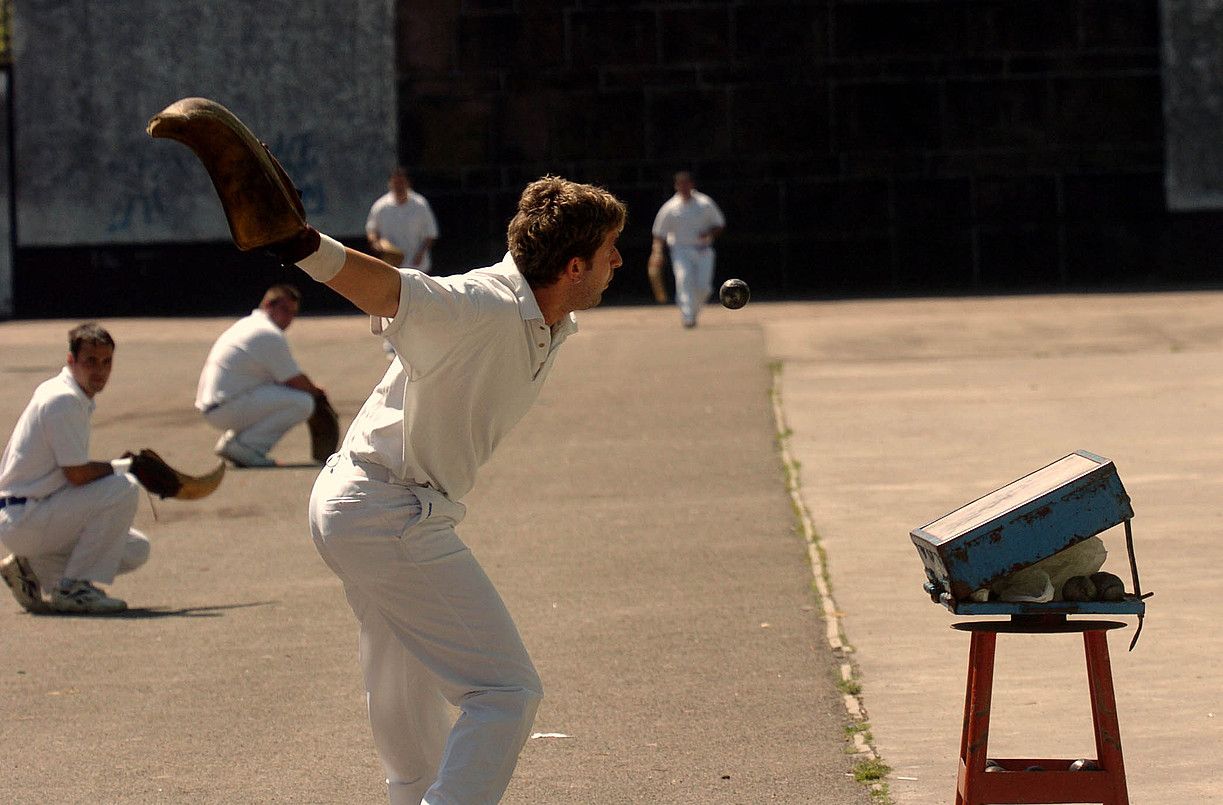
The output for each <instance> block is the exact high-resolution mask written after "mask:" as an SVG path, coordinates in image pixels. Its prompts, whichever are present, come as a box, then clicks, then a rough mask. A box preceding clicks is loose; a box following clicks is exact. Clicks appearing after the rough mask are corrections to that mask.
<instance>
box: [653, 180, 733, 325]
mask: <svg viewBox="0 0 1223 805" xmlns="http://www.w3.org/2000/svg"><path fill="white" fill-rule="evenodd" d="M725 226H726V220H725V219H724V218H723V217H722V211H721V210H720V209H718V205H717V204H715V203H714V201H713V199H711V198H710V197H709V196H707V195H705V194H704V193H701V192H699V191H698V190H697V189H696V185H695V184H694V183H693V181H692V174H690V173H688V172H687V171H680V172H679V173H677V174H675V195H673V196H672V197H671V198H670V199H668V200H667V202H666V203H665V204H663V205H662V207H661V208H660V209H659V210H658V215H656V216H655V217H654V227H653V230H652V234H653V235H654V245H653V248H652V249H651V250H650V260H649V265H648V269H649V273H650V276H651V278H652V279H653V278H656V277H658V276H659V275H660V274H661V272H662V266H663V245H664V244H666V246H667V247H668V248H669V249H670V250H671V270H672V271H673V272H674V273H675V303H676V304H677V305H678V306H679V311H680V315H681V317H682V318H683V322H684V326H685V327H695V326H696V319H697V315H698V314H699V313H700V309H701V305H703V304H705V301H706V300H707V299H708V298H709V295H710V294H711V293H712V292H713V265H714V250H713V241H714V239H715V238H717V237H718V236H719V235H721V234H722V229H723V227H725ZM657 289H658V284H655V295H656V296H657V293H658V291H657Z"/></svg>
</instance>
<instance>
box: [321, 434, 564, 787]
mask: <svg viewBox="0 0 1223 805" xmlns="http://www.w3.org/2000/svg"><path fill="white" fill-rule="evenodd" d="M371 476H372V477H371ZM465 512H466V510H465V508H464V507H463V505H462V504H461V503H454V502H452V501H450V500H448V499H447V498H445V497H444V496H443V495H441V494H439V493H437V492H435V491H434V490H432V489H428V488H425V487H415V486H412V487H409V486H404V485H401V484H397V483H389V482H388V475H387V474H386V471H385V469H383V468H379V467H372V466H370V465H365V464H361V465H357V464H354V463H353V462H351V461H349V460H348V459H347V458H343V457H341V456H339V455H335V456H332V457H331V458H330V459H329V460H328V461H327V466H325V467H324V468H323V471H322V472H321V473H320V474H319V477H318V480H317V481H315V484H314V491H313V494H312V495H311V497H310V528H311V532H312V534H313V537H314V542H315V545H316V547H317V548H318V551H319V554H320V555H321V556H322V558H323V560H324V561H325V562H326V563H327V565H328V566H329V567H330V568H331V569H332V571H334V572H335V574H336V575H337V576H339V577H340V579H341V581H343V583H344V593H345V595H346V596H347V598H348V603H349V605H350V606H351V607H352V611H353V613H354V614H355V615H356V617H357V621H358V622H359V624H360V627H361V637H360V660H361V670H362V672H363V674H364V679H365V688H366V694H367V700H368V704H369V720H370V727H371V728H372V730H373V736H374V744H375V746H376V748H377V750H378V755H379V757H380V758H381V760H382V764H383V766H384V768H385V769H386V778H387V793H388V796H389V800H390V802H391V805H409V804H410V805H418V803H422V802H424V803H427V805H483V804H484V803H496V802H498V801H499V800H500V799H501V795H502V794H503V793H504V791H505V788H506V786H507V785H509V781H510V776H511V775H512V774H513V771H514V766H515V765H516V764H517V762H518V754H519V752H521V751H522V747H523V744H524V743H525V742H526V739H527V736H528V734H529V731H530V728H531V724H532V722H533V721H534V719H535V711H536V709H537V708H538V707H539V702H540V700H541V699H542V698H543V687H542V685H541V684H540V681H539V676H538V674H536V672H535V667H534V665H533V664H532V662H531V658H530V656H529V655H528V654H527V650H526V647H525V646H524V645H523V643H522V639H521V637H519V634H518V629H517V627H515V625H514V621H513V619H512V618H511V617H510V614H509V611H508V610H507V609H506V607H505V604H504V603H503V602H502V600H501V596H500V595H498V593H497V591H496V589H495V588H494V587H493V585H492V582H490V581H489V579H488V577H487V576H486V575H485V574H484V571H483V569H482V568H481V567H480V565H479V563H478V562H477V561H476V559H475V557H473V556H472V554H471V551H470V550H469V549H468V548H467V546H466V545H464V544H463V542H462V541H461V540H460V539H459V537H458V535H457V534H456V533H455V530H454V529H455V526H456V525H457V524H458V523H459V521H461V520H462V519H463V515H464V514H465ZM447 703H449V704H451V705H454V706H456V707H458V708H459V716H458V720H457V721H455V722H454V723H453V726H452V724H451V722H452V717H451V712H450V709H449V708H448V706H447Z"/></svg>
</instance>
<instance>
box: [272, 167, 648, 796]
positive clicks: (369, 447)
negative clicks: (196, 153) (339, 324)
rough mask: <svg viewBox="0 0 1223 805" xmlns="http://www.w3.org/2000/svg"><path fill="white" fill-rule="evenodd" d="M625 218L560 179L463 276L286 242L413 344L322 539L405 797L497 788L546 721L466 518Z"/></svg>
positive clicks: (377, 729)
mask: <svg viewBox="0 0 1223 805" xmlns="http://www.w3.org/2000/svg"><path fill="white" fill-rule="evenodd" d="M624 220H625V210H624V205H623V204H622V203H621V202H620V201H618V200H617V199H616V198H615V197H614V196H612V195H611V194H610V193H608V192H606V191H604V190H602V189H600V188H597V187H592V186H590V185H582V184H576V183H574V182H569V181H567V180H564V179H560V178H557V177H545V178H543V179H540V180H538V181H536V182H533V183H532V184H530V185H529V186H528V187H527V188H526V190H525V191H524V192H523V194H522V197H521V198H520V200H519V203H518V210H517V214H516V215H515V216H514V219H513V221H511V223H510V225H509V232H508V242H509V252H508V253H507V254H506V255H505V257H504V258H502V260H501V262H499V263H497V264H496V265H493V266H490V267H488V268H482V269H478V270H475V271H471V272H468V273H466V274H463V275H459V276H453V277H441V278H434V277H430V276H428V275H426V274H424V273H422V272H420V271H415V270H412V269H398V270H396V269H394V268H391V267H390V266H388V265H387V264H386V263H384V262H381V261H379V260H377V259H374V258H373V257H370V256H369V255H364V254H361V253H360V252H356V251H353V250H351V249H345V248H344V247H343V246H341V245H340V244H339V243H338V242H337V241H335V240H332V239H331V238H328V237H326V236H321V237H320V236H319V234H318V233H317V232H316V231H315V230H313V229H309V230H307V232H306V233H305V234H304V235H303V236H301V237H300V238H299V239H297V241H295V242H293V243H291V244H288V245H286V246H285V248H283V249H282V250H281V252H282V254H283V255H284V256H285V258H286V259H288V260H291V261H296V262H297V264H298V265H299V266H300V267H301V268H302V269H303V270H304V271H306V272H307V273H308V274H310V276H312V277H314V278H315V279H316V280H318V281H320V282H325V283H326V284H327V285H328V286H329V287H330V288H332V289H333V290H335V291H336V292H338V293H340V294H342V295H343V296H345V297H347V298H348V299H349V300H351V301H352V302H353V303H354V304H355V305H356V306H357V307H358V308H360V309H361V310H362V311H364V312H366V313H368V314H370V315H371V316H372V317H373V324H374V326H373V329H374V332H375V333H376V334H378V335H381V336H384V337H385V338H387V339H388V340H390V341H391V342H392V343H393V344H394V345H395V350H396V353H397V355H398V357H397V359H396V360H395V361H393V362H392V363H391V365H390V367H389V368H388V369H387V372H386V374H385V375H384V376H383V378H382V380H381V382H379V383H378V385H377V387H376V388H375V389H374V391H373V393H372V394H371V395H370V397H369V399H368V400H367V401H366V403H365V405H364V407H363V408H362V409H361V412H360V413H359V414H358V415H357V417H356V419H355V420H354V422H353V424H352V426H351V427H350V428H349V431H348V434H347V436H346V438H345V440H344V443H343V445H342V446H341V448H340V451H339V453H337V454H336V455H334V456H332V457H331V459H330V460H329V461H328V462H327V466H326V467H325V468H324V469H323V471H322V473H321V474H320V475H319V477H318V480H317V481H316V482H315V485H314V492H313V494H312V495H311V499H310V526H311V531H312V533H313V536H314V541H315V544H316V546H317V547H318V550H319V553H320V555H321V556H322V557H323V559H324V561H325V562H326V563H327V565H328V566H329V567H330V568H331V569H332V570H333V571H334V572H335V573H336V575H337V576H339V577H340V579H341V580H342V581H343V583H344V592H345V594H346V596H347V598H348V602H349V604H350V606H351V607H352V610H353V612H354V614H355V615H356V617H357V620H358V621H359V623H360V626H361V650H360V661H361V667H362V671H363V673H364V679H365V686H366V690H367V693H368V699H369V718H370V724H371V727H372V730H373V735H374V743H375V745H376V746H377V749H378V754H379V756H380V757H381V759H382V763H383V766H384V768H385V770H386V777H387V791H388V796H389V798H390V802H391V803H392V805H407V804H408V803H411V805H417V804H418V803H421V802H426V803H429V804H430V805H443V804H445V805H455V804H456V803H464V804H465V805H466V804H469V803H492V802H497V801H498V800H499V799H500V798H501V795H502V793H503V792H504V790H505V787H506V785H507V784H508V783H509V780H510V776H511V774H512V773H513V770H514V766H515V764H516V763H517V760H518V753H519V752H520V751H521V750H522V746H523V744H524V743H525V741H526V738H527V735H528V733H529V731H530V727H531V723H532V721H533V719H534V717H535V711H536V708H537V707H538V705H539V701H540V699H541V697H542V695H543V693H542V691H543V688H542V685H541V684H540V681H539V677H538V675H537V674H536V672H535V668H534V666H533V664H532V663H531V658H530V656H529V655H528V654H527V650H526V648H525V647H524V645H523V643H522V639H521V638H520V637H519V634H518V630H517V627H515V625H514V621H513V619H512V618H511V617H510V614H509V612H508V611H507V610H506V607H505V605H504V604H503V603H502V601H501V597H500V596H499V595H498V593H497V591H496V589H494V587H493V586H492V584H491V582H490V581H489V579H488V577H487V576H485V574H484V571H483V570H482V569H481V568H480V565H479V563H478V562H477V561H476V560H475V558H474V557H473V556H472V554H471V552H470V550H468V548H467V547H466V546H465V545H464V544H463V542H462V540H460V539H459V537H458V535H457V534H456V533H455V527H456V526H457V525H458V524H459V522H460V521H461V520H462V519H463V515H464V513H465V511H466V510H465V508H464V506H463V504H462V503H461V502H460V500H461V499H462V497H463V496H464V495H465V494H466V493H467V492H468V491H469V490H470V489H471V488H472V485H473V484H474V482H475V476H476V470H477V468H478V467H479V466H480V465H481V464H483V463H484V462H485V461H486V460H487V459H488V458H489V456H490V455H491V453H492V452H493V450H494V449H495V448H496V446H497V445H498V444H499V443H500V441H501V439H502V438H503V437H504V436H505V435H506V434H507V433H508V432H509V430H510V429H511V428H512V427H513V426H514V424H515V423H517V422H518V420H519V419H521V418H522V416H523V415H524V414H526V412H527V410H528V409H529V408H530V407H531V405H532V404H533V403H534V401H535V399H536V396H537V395H538V393H539V390H540V387H541V386H542V385H543V383H544V380H545V379H546V378H547V376H548V372H549V370H550V369H551V367H552V362H553V360H554V359H555V357H556V352H557V349H558V348H559V347H560V345H561V343H563V342H564V340H565V339H566V338H568V337H569V335H570V334H571V333H573V332H574V330H575V329H576V319H575V317H574V316H573V311H575V310H585V309H587V308H591V307H594V306H595V305H597V304H598V303H599V301H600V299H601V298H602V295H603V292H604V290H605V289H606V288H607V286H608V284H609V283H610V282H611V279H612V275H613V274H614V273H615V270H616V269H617V268H618V267H619V266H620V265H621V262H622V261H621V259H620V253H619V251H618V250H617V248H616V239H617V237H618V236H619V234H620V231H621V229H622V228H623V227H624ZM302 254H306V255H307V256H306V257H304V258H303V257H301V255H302ZM447 702H449V703H450V704H453V705H455V706H456V707H458V708H459V710H460V716H459V718H458V721H457V722H456V723H454V724H451V720H450V714H449V711H448V708H447Z"/></svg>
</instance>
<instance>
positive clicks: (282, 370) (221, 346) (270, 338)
mask: <svg viewBox="0 0 1223 805" xmlns="http://www.w3.org/2000/svg"><path fill="white" fill-rule="evenodd" d="M301 373H302V370H301V369H300V368H299V367H298V365H297V361H295V360H294V359H293V354H292V353H291V352H289V342H288V340H287V339H285V334H284V331H283V330H281V329H280V328H279V327H277V326H276V323H275V322H273V321H272V319H271V317H270V316H268V314H267V313H266V312H265V311H263V310H262V309H260V308H255V309H254V310H252V311H251V314H250V315H249V316H247V317H245V318H242V319H238V321H237V322H235V323H234V324H233V325H231V326H230V328H229V329H228V330H226V331H225V332H223V333H221V337H220V338H218V339H217V341H216V343H215V344H213V345H212V350H211V351H210V352H209V353H208V359H207V360H206V361H204V370H203V371H202V372H200V382H199V385H198V386H196V389H195V407H196V409H197V410H199V411H207V410H208V409H210V408H215V407H216V406H218V405H220V404H222V403H224V402H225V401H226V400H232V399H233V398H235V397H238V396H240V395H242V394H245V393H246V392H248V391H250V390H251V389H253V388H255V387H256V386H264V385H267V384H269V383H283V382H285V381H286V380H288V379H289V378H291V377H296V376H297V375H300V374H301Z"/></svg>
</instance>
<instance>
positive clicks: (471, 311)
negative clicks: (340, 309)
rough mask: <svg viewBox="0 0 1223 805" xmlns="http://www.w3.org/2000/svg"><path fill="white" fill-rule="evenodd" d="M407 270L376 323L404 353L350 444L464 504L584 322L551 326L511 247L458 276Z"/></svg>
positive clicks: (347, 447) (365, 457)
mask: <svg viewBox="0 0 1223 805" xmlns="http://www.w3.org/2000/svg"><path fill="white" fill-rule="evenodd" d="M399 274H400V278H401V284H400V292H399V312H398V313H397V314H396V316H395V318H394V319H391V320H390V321H387V320H385V319H374V321H373V330H374V332H375V334H379V335H382V336H383V337H384V338H386V339H387V340H388V341H390V342H391V343H392V344H393V345H394V347H395V350H396V353H397V354H398V357H397V358H396V359H395V360H394V361H392V362H391V365H390V368H388V369H387V371H386V374H385V375H384V376H383V378H382V380H381V381H380V382H379V383H378V385H377V387H376V388H375V389H374V392H373V394H371V395H370V397H369V399H368V400H366V402H365V405H364V406H363V407H362V408H361V411H360V413H358V414H357V417H356V419H355V420H353V423H352V426H351V427H350V428H349V430H348V435H347V436H346V437H345V439H344V445H343V447H342V448H341V449H342V450H343V452H345V453H346V454H347V455H348V456H349V457H351V458H354V459H357V460H360V461H367V462H371V463H374V464H378V465H381V466H383V467H386V468H387V469H388V470H390V472H391V474H392V475H394V476H395V477H396V478H398V479H400V480H402V481H405V482H415V483H417V484H420V485H427V486H431V487H433V488H434V489H436V490H438V491H439V492H441V493H442V494H444V495H446V496H447V497H448V498H450V499H451V500H453V501H458V500H460V499H461V498H462V497H463V496H464V495H465V494H467V492H468V491H470V490H471V487H472V485H473V484H474V483H475V478H476V470H477V469H478V468H479V467H480V465H482V464H483V463H484V462H485V461H487V460H488V458H489V456H491V455H492V453H493V450H495V449H496V447H497V445H498V444H500V442H501V440H502V439H503V438H504V437H505V435H506V434H507V433H509V431H510V429H511V428H513V427H514V425H516V424H517V423H518V421H519V420H520V419H522V417H523V416H524V415H525V414H526V412H527V410H528V409H529V408H530V407H531V405H532V403H534V402H535V399H536V397H537V396H538V395H539V390H540V388H541V387H542V386H543V383H544V380H545V379H546V378H547V376H548V371H549V370H550V369H551V367H552V361H553V359H554V358H555V356H556V350H557V348H558V347H560V345H561V343H562V342H564V340H565V339H566V338H568V337H569V335H570V334H571V333H573V332H575V331H576V330H577V319H576V318H575V317H574V315H573V314H572V313H570V314H569V315H568V316H567V317H565V318H564V319H562V320H561V321H560V322H558V323H557V324H556V325H555V326H554V327H549V326H548V325H547V324H546V323H545V322H544V317H543V314H542V313H541V312H540V309H539V303H538V302H536V301H535V294H534V293H533V292H532V291H531V288H530V286H529V285H527V281H526V279H525V278H524V277H523V276H522V274H521V273H520V272H519V271H518V268H517V267H516V266H515V265H514V260H513V258H511V257H510V255H509V254H506V255H505V257H504V258H503V259H502V261H501V262H500V263H498V264H497V265H494V266H490V267H488V268H481V269H477V270H475V271H470V272H468V273H466V274H460V275H457V276H450V277H430V276H428V275H427V274H423V273H421V272H419V271H415V270H413V269H400V270H399Z"/></svg>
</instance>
